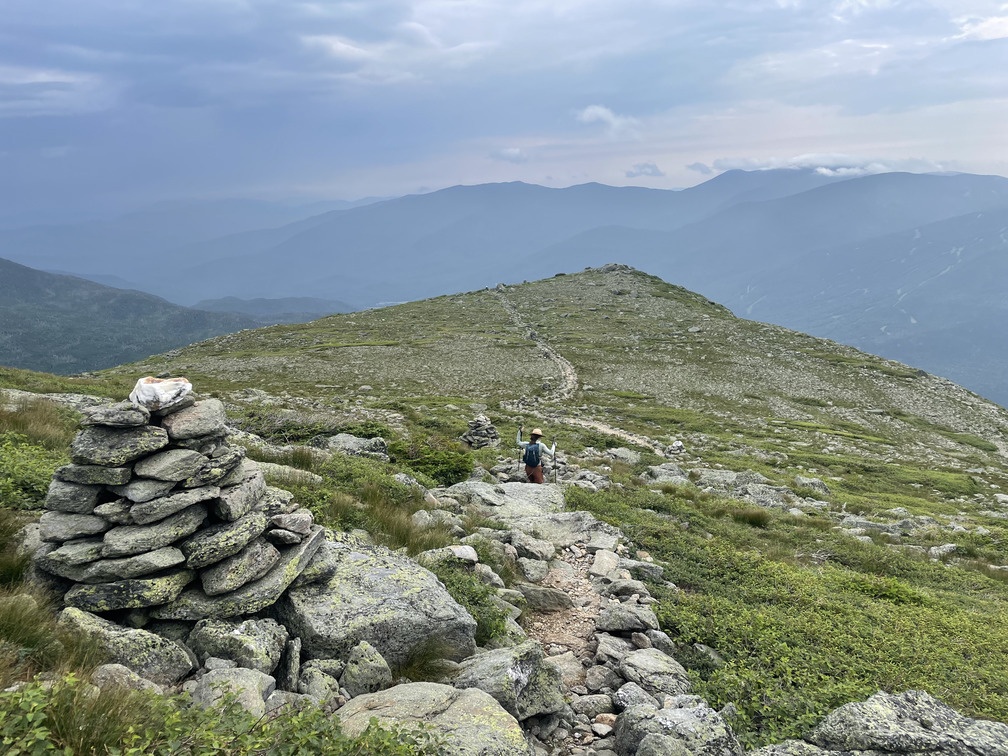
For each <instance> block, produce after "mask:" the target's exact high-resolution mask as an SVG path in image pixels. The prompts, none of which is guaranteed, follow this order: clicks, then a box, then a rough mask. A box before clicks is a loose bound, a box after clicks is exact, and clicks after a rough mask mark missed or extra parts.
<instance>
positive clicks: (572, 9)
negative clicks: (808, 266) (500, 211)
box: [0, 0, 1008, 208]
mask: <svg viewBox="0 0 1008 756" xmlns="http://www.w3.org/2000/svg"><path fill="white" fill-rule="evenodd" d="M7 5H8V6H10V7H6V8H5V13H4V23H3V25H2V28H0V144H2V145H3V149H4V152H5V153H6V156H5V158H4V171H3V172H2V173H0V206H5V207H11V208H16V207H24V208H30V207H35V206H42V205H44V206H46V207H50V206H52V207H57V206H64V207H74V208H76V207H77V206H78V205H80V204H81V203H89V202H94V203H99V202H100V203H104V205H109V206H112V205H115V204H116V203H123V202H139V201H145V200H147V199H151V200H153V199H160V198H162V197H166V196H173V195H182V194H185V195H193V194H199V195H224V194H247V193H249V192H260V193H269V194H271V195H274V196H288V195H289V196H300V195H301V194H305V193H312V192H314V193H318V194H330V195H334V196H343V197H349V198H353V197H358V196H361V195H366V194H381V195H387V194H393V193H398V192H402V191H409V190H412V188H414V187H416V186H418V185H421V184H422V185H426V186H432V187H440V186H444V185H446V184H451V183H458V182H466V183H476V182H479V181H484V180H513V179H516V178H522V179H523V180H528V181H543V180H547V181H550V182H552V183H563V182H564V181H569V182H573V181H574V180H600V181H610V182H615V183H619V182H622V181H624V180H626V179H628V178H637V177H640V176H648V177H651V178H654V179H656V181H655V184H656V185H670V186H675V185H681V184H682V183H685V182H688V181H691V180H692V181H695V180H697V178H698V176H697V173H699V174H701V175H707V174H704V171H703V169H702V168H701V166H703V167H707V166H706V165H705V164H702V163H691V164H689V165H686V164H687V163H688V162H689V161H691V160H694V157H693V156H695V155H710V154H719V153H720V154H722V155H730V154H731V153H732V152H735V151H737V153H738V154H741V155H761V154H774V153H775V154H783V155H789V154H796V153H800V152H807V153H810V154H811V153H832V152H837V153H851V154H855V153H864V154H869V155H872V156H873V157H872V159H870V160H869V159H864V160H856V161H848V162H847V163H844V162H843V161H840V163H836V161H833V162H831V161H829V160H825V161H818V164H816V165H815V166H814V167H815V168H817V169H820V170H824V171H834V172H841V171H857V170H878V169H879V167H880V166H881V167H903V169H905V166H910V165H916V166H918V167H917V168H916V169H919V170H930V169H933V168H927V167H924V166H926V165H930V166H934V165H947V164H949V163H951V162H953V161H959V162H960V163H966V164H967V167H969V168H971V169H974V170H986V171H988V172H999V171H1000V170H1004V168H999V166H1005V165H1008V156H1006V155H1005V152H1004V149H1003V137H1002V132H1003V129H1002V128H1001V124H1003V123H1004V122H1005V120H1006V116H1008V100H1006V97H1005V94H1004V77H1003V74H1002V72H1003V71H1005V70H1008V20H1006V16H1005V11H1004V9H1003V6H1002V5H1001V0H906V1H888V0H824V1H823V2H816V3H810V2H805V1H804V0H752V2H747V3H743V4H738V3H729V4H711V3H707V2H702V0H682V2H676V3H650V4H643V5H640V4H638V5H634V4H626V3H616V2H589V1H588V0H570V2H566V3H563V4H562V5H561V7H560V8H557V7H556V6H555V5H553V4H548V3H545V4H544V3H542V2H540V1H539V0H482V1H481V2H480V3H471V4H458V3H453V2H447V0H374V1H373V2H367V3H363V2H360V0H201V1H200V2H184V3H154V2H145V1H143V0H89V2H88V3H81V2H80V1H79V0H46V2H44V3H41V2H26V1H25V2H14V3H8V4H7ZM684 71H688V72H689V75H683V72H684ZM810 109H811V110H810ZM753 112H755V113H757V114H758V116H759V128H755V127H754V126H753V123H752V121H751V119H749V118H748V117H747V116H748V114H750V113H753ZM899 113H904V114H907V117H906V118H903V119H900V118H898V117H896V116H894V114H899ZM572 114H573V116H574V117H573V118H572ZM630 114H632V115H630ZM810 114H811V116H812V117H814V118H816V119H818V120H817V121H816V123H815V128H812V126H808V127H807V128H806V127H805V126H803V125H802V124H803V123H804V122H803V120H802V119H803V118H805V117H806V116H808V115H810ZM963 124H965V125H966V126H968V129H960V128H959V126H961V125H963ZM796 125H797V126H799V127H800V128H796ZM803 128H804V129H805V132H806V133H805V136H804V137H802V138H801V139H799V138H798V137H797V136H792V135H793V134H794V133H795V132H796V131H801V130H802V129H803ZM967 130H968V131H969V133H968V134H967V133H966V131H967ZM823 134H829V135H831V136H830V137H829V138H828V139H826V138H824V137H823V136H822V135H823ZM788 140H790V143H788ZM519 144H520V145H523V147H521V148H518V147H515V146H513V145H519ZM904 144H907V145H909V146H907V147H906V148H905V149H906V150H912V151H916V153H919V154H920V155H921V158H919V159H918V160H916V162H914V160H912V159H910V158H907V157H906V154H905V152H904V148H903V145H904ZM498 145H506V146H505V147H500V148H498V147H497V146H498ZM782 145H783V146H782ZM54 147H55V148H58V149H59V150H60V151H61V155H60V159H58V160H55V159H51V158H52V157H56V155H55V154H54V153H53V152H51V151H52V150H53V149H54ZM47 150H48V151H49V152H46V151H47ZM641 154H645V155H649V156H653V157H654V158H655V159H656V160H657V162H658V163H660V164H662V165H666V167H668V166H669V165H674V166H677V167H676V168H672V169H668V172H669V174H670V175H669V176H662V175H659V174H651V173H646V172H642V173H636V174H635V173H634V172H635V171H638V170H639V169H640V166H639V165H638V166H634V168H633V169H631V170H630V171H627V170H626V168H625V167H626V166H627V165H631V164H633V161H634V160H635V159H638V158H637V156H638V155H641ZM46 155H49V157H48V158H47V157H46ZM530 155H533V156H534V159H529V156H530ZM488 157H489V158H490V159H487V158H488ZM793 160H794V159H793V158H784V159H781V160H780V161H777V163H779V164H784V165H793V164H794V163H793ZM996 160H1001V161H1002V162H1000V163H998V162H996ZM789 161H792V162H789ZM901 161H902V162H901ZM811 162H817V161H811ZM729 164H730V165H733V166H743V165H744V166H751V167H755V168H759V167H764V166H766V165H770V164H775V163H774V160H773V159H770V160H767V159H763V158H760V159H758V160H755V161H754V162H751V163H750V162H746V161H742V162H741V163H739V161H734V160H731V159H728V158H724V159H722V160H721V161H718V163H717V165H716V167H717V168H718V170H724V169H725V166H727V165H729ZM640 165H645V164H640ZM655 170H657V168H656V169H655ZM659 173H660V172H659ZM631 174H633V175H631ZM544 177H553V178H547V179H544ZM575 177H576V179H575ZM661 179H665V181H661ZM104 205H103V206H104Z"/></svg>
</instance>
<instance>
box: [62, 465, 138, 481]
mask: <svg viewBox="0 0 1008 756" xmlns="http://www.w3.org/2000/svg"><path fill="white" fill-rule="evenodd" d="M132 473H133V471H132V470H131V469H130V468H128V467H103V466H102V465H64V466H63V467H60V468H58V469H57V470H56V472H54V473H53V477H54V478H56V479H57V480H63V481H66V482H67V483H81V484H83V485H87V486H122V485H125V484H127V483H129V479H130V475H132Z"/></svg>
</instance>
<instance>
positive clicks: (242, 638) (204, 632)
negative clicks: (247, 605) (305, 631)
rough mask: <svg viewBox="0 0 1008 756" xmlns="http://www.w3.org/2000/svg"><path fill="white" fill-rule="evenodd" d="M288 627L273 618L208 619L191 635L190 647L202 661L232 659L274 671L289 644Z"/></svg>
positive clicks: (267, 671) (248, 665)
mask: <svg viewBox="0 0 1008 756" xmlns="http://www.w3.org/2000/svg"><path fill="white" fill-rule="evenodd" d="M287 639H288V635H287V629H286V628H285V627H284V626H283V625H279V624H277V622H276V620H272V619H262V620H256V619H248V620H245V621H244V622H230V621H228V620H215V619H205V620H200V621H199V622H197V623H196V627H195V628H193V631H192V633H190V635H189V647H190V648H191V649H192V650H193V651H195V652H196V654H197V656H199V658H200V661H204V662H205V661H206V660H207V658H208V657H216V658H219V659H230V660H231V661H233V662H235V663H236V664H237V665H238V666H239V667H247V668H249V669H256V670H259V671H260V672H263V673H265V674H267V675H268V674H272V672H273V670H274V669H276V667H277V664H278V663H279V662H280V656H281V654H282V653H283V651H284V648H285V647H286V645H287Z"/></svg>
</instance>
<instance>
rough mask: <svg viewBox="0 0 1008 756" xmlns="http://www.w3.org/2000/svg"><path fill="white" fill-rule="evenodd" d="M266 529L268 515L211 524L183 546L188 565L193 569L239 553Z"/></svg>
mask: <svg viewBox="0 0 1008 756" xmlns="http://www.w3.org/2000/svg"><path fill="white" fill-rule="evenodd" d="M264 530H266V514H265V513H264V512H252V513H250V514H247V515H245V516H244V517H242V518H240V519H238V520H236V521H234V522H223V523H218V524H217V525H211V526H210V527H208V528H204V529H203V530H201V531H200V532H199V533H196V534H195V535H194V536H193V537H192V538H189V539H187V540H186V541H185V542H184V543H183V544H182V547H181V548H182V553H183V554H185V556H186V564H187V565H189V566H190V567H192V568H193V569H199V568H200V567H206V566H207V565H210V564H214V563H216V562H219V561H221V560H222V559H224V558H226V557H229V556H232V555H234V554H237V553H238V552H239V551H241V550H242V549H243V548H245V546H246V545H248V544H249V543H251V542H252V541H253V540H254V539H255V538H258V537H259V536H260V535H262V532H263V531H264Z"/></svg>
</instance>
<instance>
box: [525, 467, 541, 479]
mask: <svg viewBox="0 0 1008 756" xmlns="http://www.w3.org/2000/svg"><path fill="white" fill-rule="evenodd" d="M525 475H526V477H528V482H529V483H542V482H543V471H542V465H536V466H535V467H529V466H528V465H525Z"/></svg>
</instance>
